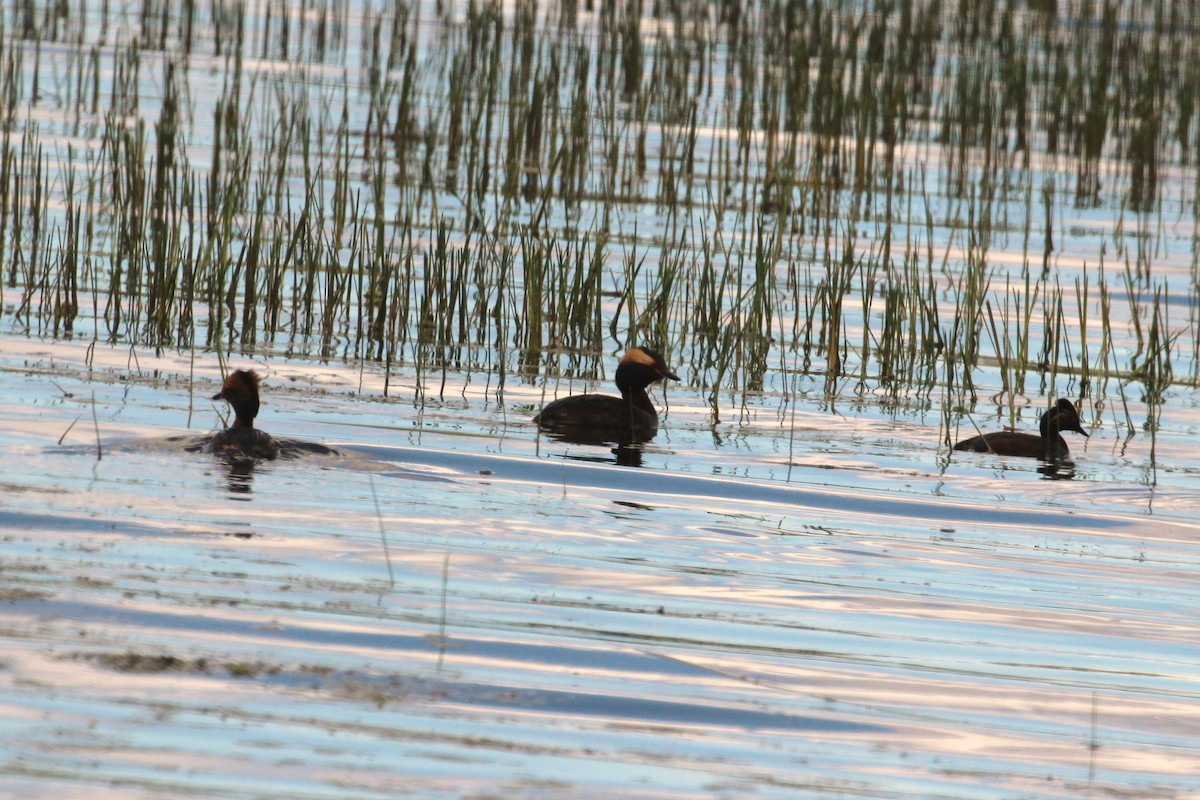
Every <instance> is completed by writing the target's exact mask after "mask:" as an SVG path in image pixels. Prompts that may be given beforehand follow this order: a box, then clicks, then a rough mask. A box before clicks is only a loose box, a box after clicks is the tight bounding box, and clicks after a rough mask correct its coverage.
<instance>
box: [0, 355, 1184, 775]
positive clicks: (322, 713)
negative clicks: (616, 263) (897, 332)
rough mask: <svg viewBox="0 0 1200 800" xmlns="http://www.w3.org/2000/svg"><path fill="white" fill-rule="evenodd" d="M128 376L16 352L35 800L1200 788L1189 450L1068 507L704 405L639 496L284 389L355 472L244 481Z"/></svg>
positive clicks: (636, 475)
mask: <svg viewBox="0 0 1200 800" xmlns="http://www.w3.org/2000/svg"><path fill="white" fill-rule="evenodd" d="M129 352H130V351H129V350H128V348H121V349H107V348H104V347H98V348H96V350H95V352H94V354H93V368H92V369H87V368H85V367H84V366H82V365H83V364H84V362H85V359H86V354H85V347H84V346H83V345H75V344H71V343H59V344H48V343H45V342H40V341H37V340H27V339H21V338H17V337H12V336H8V337H5V339H4V349H3V353H4V356H3V381H2V382H0V387H2V395H0V405H2V407H3V413H2V414H0V420H2V421H0V441H3V443H4V451H5V453H6V455H5V462H6V468H5V469H4V471H3V498H4V502H3V510H2V512H0V522H2V523H3V528H4V545H3V550H2V561H0V570H2V574H3V578H4V580H3V604H2V605H0V625H2V626H3V629H4V639H3V650H2V652H0V681H2V682H3V685H4V687H5V692H4V701H3V712H2V713H3V717H4V719H5V723H4V729H5V735H4V736H3V737H0V762H2V763H3V765H4V767H3V773H2V777H0V783H2V784H3V785H4V786H6V787H7V790H8V791H11V792H13V793H15V794H17V795H27V796H32V795H38V796H49V795H54V796H83V795H87V796H98V795H103V794H112V795H126V794H142V793H149V794H154V795H167V794H169V795H173V796H183V795H189V794H196V795H224V796H276V797H279V796H289V797H394V796H398V795H406V794H410V793H411V794H414V795H416V796H422V797H443V796H444V797H470V796H509V797H511V796H536V797H556V796H563V797H566V796H570V797H600V796H612V795H613V794H617V795H619V796H622V797H647V798H649V797H653V798H663V797H694V796H727V797H748V796H754V797H797V796H822V797H833V796H837V797H843V796H849V797H879V796H889V797H891V796H903V797H921V798H925V797H934V796H942V797H1016V796H1021V797H1030V796H1037V797H1081V796H1082V797H1091V796H1117V797H1172V796H1176V797H1183V796H1193V792H1194V789H1195V775H1196V764H1197V763H1200V730H1198V729H1197V727H1196V723H1195V720H1196V718H1197V711H1198V707H1200V702H1198V700H1200V698H1198V695H1197V684H1196V675H1197V674H1200V651H1198V650H1197V647H1196V642H1197V641H1198V640H1200V625H1198V623H1197V621H1196V615H1195V609H1196V607H1197V606H1198V605H1200V590H1198V589H1197V586H1200V581H1198V580H1197V578H1198V577H1200V576H1198V575H1197V573H1198V571H1200V567H1198V566H1197V565H1198V564H1200V546H1198V544H1197V541H1198V538H1200V537H1198V536H1197V534H1198V528H1200V524H1198V523H1196V522H1195V520H1194V513H1193V510H1194V508H1195V507H1196V500H1197V491H1196V489H1195V488H1194V484H1193V477H1192V475H1191V474H1190V473H1191V471H1192V470H1191V468H1190V467H1189V466H1188V465H1187V460H1188V458H1189V456H1190V452H1189V449H1188V448H1187V446H1186V440H1187V437H1188V436H1189V435H1190V434H1191V432H1192V431H1191V428H1190V427H1189V425H1188V424H1187V422H1186V420H1183V421H1182V422H1181V424H1179V425H1170V426H1168V427H1169V428H1170V430H1171V431H1172V433H1169V434H1168V435H1165V436H1161V437H1160V438H1159V442H1158V458H1159V459H1160V461H1159V470H1158V474H1159V475H1160V477H1163V478H1165V479H1164V480H1160V481H1159V483H1158V485H1157V486H1148V485H1147V484H1146V483H1145V482H1139V481H1138V480H1137V476H1138V474H1139V464H1141V463H1144V460H1145V450H1146V445H1145V443H1144V442H1141V441H1138V440H1137V439H1134V440H1132V441H1126V442H1122V443H1121V444H1119V445H1118V444H1116V443H1115V442H1116V441H1117V438H1116V437H1115V436H1114V433H1113V431H1112V430H1111V429H1110V428H1109V427H1106V426H1104V425H1103V424H1101V425H1100V426H1099V427H1098V428H1097V429H1096V430H1095V432H1094V433H1093V436H1092V438H1091V439H1090V440H1088V441H1087V443H1086V444H1082V443H1080V444H1079V445H1075V443H1074V441H1073V446H1074V447H1075V451H1076V454H1077V463H1076V476H1075V480H1073V481H1052V480H1045V479H1044V478H1043V476H1041V475H1039V474H1038V473H1037V472H1036V470H1035V465H1034V464H1032V463H1028V464H1027V463H1014V462H1013V461H1002V460H997V459H993V458H985V457H983V456H977V455H966V454H955V455H954V456H953V458H948V456H947V454H946V453H945V452H944V449H943V448H941V447H940V446H939V444H938V437H937V433H936V422H930V421H929V420H924V419H922V418H920V417H919V416H914V417H905V416H901V417H897V418H895V419H893V418H891V417H885V416H883V415H882V414H881V413H880V411H879V409H878V408H870V407H866V408H862V409H851V408H846V409H843V410H842V411H841V413H840V414H830V413H829V411H828V410H825V409H817V408H812V409H811V410H810V411H809V412H804V413H798V414H797V419H796V420H795V423H794V430H789V431H784V430H782V429H781V428H780V427H779V424H778V423H776V422H774V421H773V420H770V419H769V414H767V413H765V412H764V413H763V414H761V415H760V417H762V418H767V419H762V420H761V421H759V422H755V423H752V424H746V425H738V424H730V425H728V426H725V428H724V429H723V430H721V431H720V432H719V434H720V435H719V436H715V437H714V435H713V434H712V433H711V432H710V431H707V430H706V429H705V426H704V424H703V420H704V412H703V406H704V402H703V399H702V398H700V397H698V396H696V395H694V394H693V393H692V392H691V391H690V390H687V389H679V388H673V389H671V390H670V393H669V400H670V409H671V410H670V412H669V414H668V415H666V416H665V417H664V424H663V431H662V434H661V435H660V436H659V438H658V439H656V440H655V442H653V443H652V444H651V445H650V446H648V447H647V448H646V451H645V453H644V456H643V462H642V468H640V469H635V468H630V467H625V466H618V465H616V464H613V463H605V462H606V460H611V459H612V458H613V456H612V454H611V453H610V452H609V451H608V450H606V449H604V448H594V447H593V448H584V447H578V446H568V445H564V444H561V443H556V442H552V441H548V440H545V439H539V438H538V436H537V435H536V431H535V430H534V428H533V427H532V425H531V424H530V423H529V422H528V417H529V411H530V408H531V406H532V405H533V404H534V403H535V402H536V395H535V394H534V390H533V389H532V388H529V389H524V390H522V389H519V388H518V389H513V390H512V391H511V392H510V393H509V394H508V396H507V399H506V401H505V402H504V403H503V404H497V403H495V402H492V401H490V400H488V399H487V395H486V393H484V392H482V391H480V390H479V389H478V388H477V387H473V386H471V385H467V384H466V383H465V382H464V384H463V385H462V386H461V387H460V388H461V390H462V391H461V392H460V393H459V394H458V399H457V400H456V401H454V402H450V403H447V404H446V405H445V407H434V406H430V405H428V404H427V405H425V406H424V407H423V408H420V407H417V406H416V405H414V403H413V402H412V397H413V396H414V392H413V389H414V387H413V376H411V375H408V376H401V379H400V380H399V381H398V382H394V383H393V385H392V399H390V400H384V399H383V397H382V391H381V389H382V380H383V379H382V376H381V375H380V374H378V373H377V372H375V371H373V370H370V369H367V370H365V371H364V370H356V369H352V368H350V367H341V366H330V365H324V364H313V363H305V362H301V361H285V360H278V361H271V362H270V363H268V364H266V365H264V366H265V371H266V372H267V373H268V377H267V394H266V395H265V401H266V403H265V407H264V412H263V415H262V417H261V422H262V424H263V427H264V428H266V429H268V430H270V431H271V432H273V433H274V434H275V435H277V436H281V437H286V438H294V439H297V440H302V441H311V442H324V443H326V444H330V445H333V446H334V447H335V448H336V449H337V450H338V451H339V454H338V455H337V456H325V457H322V456H308V457H304V458H299V459H294V460H279V461H275V462H272V463H263V464H258V465H255V466H254V467H253V468H252V469H235V468H231V467H230V466H229V465H227V464H224V463H222V462H220V461H217V460H215V459H214V458H213V457H211V456H208V455H205V454H193V453H187V452H185V451H183V450H182V444H183V442H181V441H180V440H179V439H178V438H172V437H180V436H183V437H195V436H198V435H201V434H202V433H204V432H205V431H207V430H211V429H214V428H215V427H216V426H217V425H218V424H219V419H218V416H217V409H216V408H215V407H214V405H213V404H212V403H211V402H209V401H208V400H206V399H205V398H208V397H210V396H211V395H212V393H213V391H214V390H215V387H216V385H217V380H218V375H217V372H216V369H215V365H212V364H207V363H206V364H204V365H203V366H201V365H200V364H196V365H192V364H191V363H190V361H189V359H188V358H187V357H155V356H154V355H153V354H151V353H148V352H139V353H138V354H137V356H138V366H137V367H136V368H129V366H128V365H127V359H128V357H129ZM395 377H396V376H393V379H395ZM93 412H94V414H95V422H93ZM1193 413H1194V412H1193ZM808 414H811V419H809V418H807V415H808ZM831 420H832V423H831V422H830V421H831ZM97 427H98V429H99V442H100V455H101V457H100V458H99V459H97V438H96V429H97ZM60 437H61V439H62V440H61V442H59V439H60ZM1175 457H1178V459H1179V462H1178V463H1176V462H1174V461H1172V460H1171V459H1173V458H1175Z"/></svg>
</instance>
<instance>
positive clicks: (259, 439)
mask: <svg viewBox="0 0 1200 800" xmlns="http://www.w3.org/2000/svg"><path fill="white" fill-rule="evenodd" d="M212 399H213V400H224V401H225V402H227V403H229V405H230V406H231V407H232V408H233V414H234V417H233V424H232V425H230V426H229V427H228V428H226V429H225V430H223V431H221V432H220V433H218V434H217V435H216V436H213V438H212V441H210V442H209V444H208V449H209V450H210V451H211V452H214V453H223V454H225V455H230V456H248V457H250V458H275V457H276V456H277V455H279V445H277V444H276V443H275V440H274V439H272V438H271V435H270V434H269V433H267V432H266V431H260V430H258V429H257V428H255V427H254V418H255V417H256V416H258V373H256V372H253V371H251V370H248V369H239V370H236V371H234V372H231V373H229V377H228V378H226V379H225V383H224V384H223V385H222V386H221V391H219V392H217V393H216V394H215V395H213V398H212Z"/></svg>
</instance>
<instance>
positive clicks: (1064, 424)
mask: <svg viewBox="0 0 1200 800" xmlns="http://www.w3.org/2000/svg"><path fill="white" fill-rule="evenodd" d="M1038 427H1039V428H1040V429H1041V435H1040V436H1034V435H1033V434H1032V433H1017V432H1016V431H997V432H996V433H985V434H982V435H980V436H972V437H971V438H970V439H963V440H962V441H961V442H959V443H958V444H956V445H954V449H955V450H969V451H972V452H976V453H995V454H996V455H1001V456H1023V457H1026V458H1040V459H1042V460H1043V461H1061V460H1063V459H1065V458H1069V457H1070V455H1071V451H1070V450H1068V449H1067V443H1066V442H1065V441H1063V438H1062V436H1060V435H1059V431H1075V432H1076V433H1082V434H1083V435H1084V436H1087V435H1088V434H1087V431H1085V430H1084V429H1083V428H1082V427H1081V426H1080V424H1079V411H1078V410H1076V408H1075V405H1074V404H1073V403H1072V402H1071V401H1070V400H1067V399H1066V398H1065V397H1064V398H1060V399H1059V401H1058V402H1057V403H1055V404H1054V408H1052V409H1050V410H1049V411H1047V412H1046V413H1045V414H1043V415H1042V419H1041V421H1040V422H1039V423H1038Z"/></svg>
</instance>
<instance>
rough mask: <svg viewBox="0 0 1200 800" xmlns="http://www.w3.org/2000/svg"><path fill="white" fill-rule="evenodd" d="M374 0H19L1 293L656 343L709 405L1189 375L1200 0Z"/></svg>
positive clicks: (415, 348)
mask: <svg viewBox="0 0 1200 800" xmlns="http://www.w3.org/2000/svg"><path fill="white" fill-rule="evenodd" d="M384 5H386V6H387V7H388V8H387V9H386V10H380V9H377V7H376V4H373V3H364V4H359V3H350V2H348V0H315V2H309V3H296V2H287V1H286V0H265V2H253V3H250V2H229V1H227V0H213V2H211V3H207V4H197V3H194V2H184V3H159V2H154V1H153V0H144V2H142V3H140V4H139V3H134V4H130V5H129V6H122V7H121V8H120V10H117V9H115V8H113V7H112V6H111V5H110V4H108V3H98V2H95V3H82V4H63V3H49V2H47V3H34V2H20V3H13V4H9V5H6V6H4V7H3V8H2V9H0V98H2V102H0V115H2V118H3V123H4V127H3V140H2V141H0V155H2V160H0V173H2V175H0V208H2V209H3V214H2V215H0V275H2V276H3V286H4V289H3V292H4V294H3V311H2V313H3V317H4V318H5V320H6V325H7V326H8V327H10V328H16V329H17V330H20V331H27V332H29V333H31V334H37V335H51V336H76V337H87V338H90V339H95V340H96V341H107V342H123V343H131V344H138V345H145V346H153V347H159V348H180V349H187V348H207V349H215V350H218V351H221V352H225V351H230V352H252V351H253V352H257V351H268V352H287V353H290V354H304V355H309V356H313V357H318V358H359V359H370V360H379V361H382V362H385V363H386V364H388V365H393V364H410V365H415V366H416V368H417V369H418V370H419V371H421V372H428V373H433V372H439V371H445V370H456V371H462V372H465V373H468V374H469V373H472V372H475V371H488V372H492V373H496V374H498V375H499V376H500V380H499V381H498V382H497V383H495V384H494V385H495V386H497V387H498V389H497V391H502V390H503V387H504V385H505V377H506V376H507V375H510V374H512V375H515V376H517V377H518V378H520V379H536V378H537V377H538V376H544V375H559V374H568V373H569V374H580V375H593V374H595V373H596V371H597V370H598V369H599V365H600V364H601V359H602V358H603V357H604V356H605V355H606V354H609V353H613V352H615V351H617V350H619V349H621V348H622V347H624V346H625V345H626V344H633V343H638V342H645V343H653V344H657V345H658V346H660V347H661V348H662V349H664V350H665V351H667V352H668V353H669V354H670V356H669V357H670V360H671V361H672V362H673V363H678V364H684V365H686V368H685V369H684V370H683V371H682V374H683V377H684V379H685V380H690V381H691V382H692V383H693V384H694V385H696V386H697V387H699V388H700V389H701V390H702V391H703V392H704V393H705V394H706V395H707V396H708V397H709V398H710V400H711V404H712V408H713V412H714V415H716V414H718V413H720V412H721V411H722V410H723V409H728V408H729V407H730V404H731V403H732V404H733V405H735V406H736V404H737V402H738V399H739V398H742V399H744V398H745V397H746V396H747V395H748V394H750V393H756V392H763V391H767V392H776V393H779V394H780V395H781V396H783V398H784V400H785V403H784V404H785V406H786V400H787V398H788V397H789V396H790V395H791V393H793V392H797V391H808V390H810V389H811V390H814V391H822V392H826V393H829V394H831V395H838V394H840V393H843V392H871V393H876V394H878V395H881V396H882V397H883V398H885V399H887V400H889V401H893V402H897V403H900V402H918V403H922V404H927V405H934V404H936V403H938V402H940V403H941V404H942V407H943V408H945V409H950V408H962V407H964V406H966V407H969V406H971V405H973V404H974V402H975V401H976V399H977V398H978V397H979V396H980V395H981V394H984V395H987V396H996V397H997V398H1003V399H1004V400H1005V401H1006V402H1007V403H1008V404H1009V405H1010V408H1011V407H1012V405H1013V404H1014V403H1015V402H1016V398H1021V397H1024V396H1028V395H1030V394H1038V395H1048V396H1056V395H1058V394H1068V393H1069V394H1071V395H1073V396H1082V395H1089V394H1090V395H1093V396H1096V397H1099V398H1103V397H1105V396H1106V395H1108V394H1109V393H1110V392H1111V391H1112V388H1111V387H1110V385H1109V384H1110V383H1111V382H1116V384H1117V386H1118V387H1119V391H1120V392H1121V393H1122V395H1124V393H1125V392H1126V391H1127V389H1132V391H1135V392H1138V393H1140V397H1141V399H1142V400H1144V401H1145V402H1146V403H1147V404H1148V406H1149V407H1150V408H1151V418H1150V419H1149V420H1147V423H1148V424H1149V425H1150V426H1151V427H1152V426H1153V421H1154V419H1155V416H1154V412H1153V408H1154V407H1155V406H1156V405H1157V404H1159V403H1161V401H1162V398H1163V395H1164V392H1167V391H1168V390H1169V389H1170V387H1171V386H1173V385H1177V384H1186V385H1191V386H1195V385H1196V384H1197V383H1198V382H1200V319H1198V318H1197V309H1198V308H1200V297H1197V294H1198V293H1200V277H1198V276H1200V266H1198V265H1197V255H1196V254H1197V250H1198V248H1197V246H1196V242H1197V238H1198V237H1200V202H1198V200H1200V171H1197V169H1196V165H1197V162H1198V161H1200V120H1197V119H1196V117H1197V114H1198V113H1200V109H1197V107H1196V106H1197V104H1196V98H1197V97H1200V36H1197V35H1196V31H1197V28H1198V27H1200V12H1198V11H1197V9H1196V8H1195V7H1194V6H1192V5H1190V4H1181V3H1164V2H1155V3H1140V2H1133V0H1109V1H1108V2H1100V3H1091V2H1088V3H1084V2H1081V1H1080V0H1068V2H1059V3H1032V2H1031V3H1028V4H1015V3H993V2H982V1H981V0H961V2H957V3H946V2H916V0H877V1H876V2H859V3H851V2H847V3H820V2H801V1H800V0H756V1H755V2H752V3H736V2H727V1H725V0H720V1H718V2H682V1H681V0H654V1H653V2H649V1H647V0H594V2H593V1H592V0H588V2H585V3H579V2H577V0H561V2H553V3H541V4H539V3H536V2H532V0H518V2H516V3H500V2H454V3H443V2H431V3H403V2H400V3H394V4H393V3H388V4H384ZM1063 379H1065V380H1066V383H1067V386H1066V387H1065V388H1066V389H1067V390H1068V391H1063V390H1064V386H1062V385H1058V386H1056V383H1058V382H1059V381H1061V380H1063ZM781 413H782V412H781ZM947 413H949V411H947ZM1130 424H1132V423H1130Z"/></svg>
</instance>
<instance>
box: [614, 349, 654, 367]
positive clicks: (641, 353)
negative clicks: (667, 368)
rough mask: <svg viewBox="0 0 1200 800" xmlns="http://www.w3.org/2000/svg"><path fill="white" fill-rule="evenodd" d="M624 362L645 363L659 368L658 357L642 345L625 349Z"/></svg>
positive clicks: (622, 361)
mask: <svg viewBox="0 0 1200 800" xmlns="http://www.w3.org/2000/svg"><path fill="white" fill-rule="evenodd" d="M621 363H623V364H645V365H646V366H647V367H651V368H653V369H658V367H659V364H658V359H656V358H655V357H654V356H653V355H651V354H650V353H649V352H647V351H646V350H645V349H644V348H641V347H631V348H629V349H628V350H626V351H625V356H624V357H623V358H622V359H621Z"/></svg>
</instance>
